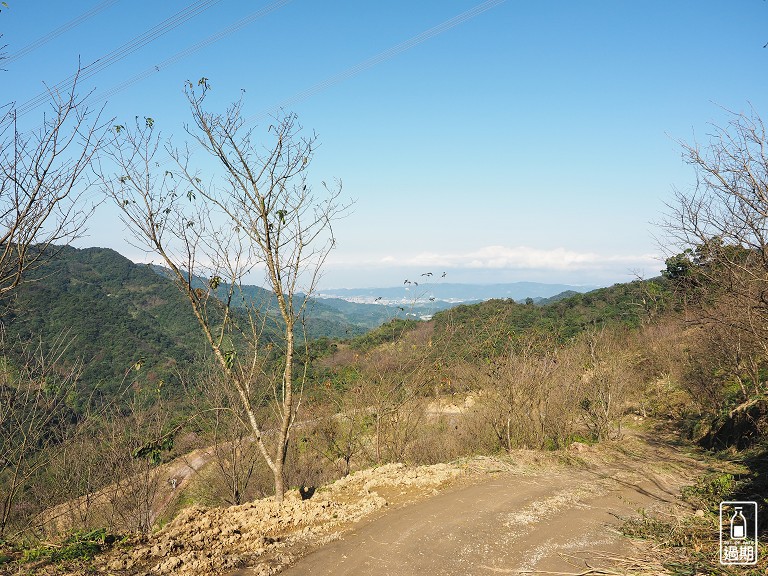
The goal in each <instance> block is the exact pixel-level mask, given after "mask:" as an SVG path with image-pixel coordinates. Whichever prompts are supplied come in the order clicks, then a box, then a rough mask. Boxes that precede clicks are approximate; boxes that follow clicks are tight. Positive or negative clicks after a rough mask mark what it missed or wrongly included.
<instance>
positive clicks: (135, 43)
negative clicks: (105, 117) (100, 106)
mask: <svg viewBox="0 0 768 576" xmlns="http://www.w3.org/2000/svg"><path fill="white" fill-rule="evenodd" d="M219 2H221V0H196V1H195V2H193V3H192V4H190V5H189V6H187V7H186V8H185V9H184V10H181V11H180V12H177V13H176V14H174V15H173V16H171V17H170V18H167V19H166V20H164V21H163V22H161V23H160V24H158V25H157V26H155V27H153V28H151V29H150V30H147V31H146V32H144V33H143V34H141V35H139V36H136V37H135V38H133V40H131V41H129V42H127V43H126V44H123V45H122V46H120V47H119V48H117V49H116V50H113V51H112V52H110V53H109V54H107V55H106V56H103V57H102V58H99V59H98V60H96V61H95V62H93V63H92V64H89V65H88V66H86V67H84V68H83V69H82V70H80V71H79V72H78V73H76V74H73V75H72V76H70V77H69V78H67V79H66V80H62V81H61V82H59V83H58V84H56V85H55V86H53V87H51V88H50V89H49V90H46V91H45V92H42V93H40V94H38V95H37V96H35V97H34V98H32V99H31V100H28V101H27V102H25V103H24V104H22V105H21V106H19V107H18V108H17V109H16V113H17V115H18V116H23V115H24V114H27V113H28V112H30V111H32V110H34V109H35V108H37V107H39V106H40V105H41V104H43V103H45V102H47V101H48V100H49V99H50V94H51V93H52V92H66V91H69V90H71V89H72V86H73V85H74V83H75V81H77V82H82V81H83V80H87V79H88V78H91V77H93V76H95V75H96V74H98V73H99V72H101V71H102V70H104V69H106V68H108V67H109V66H112V65H113V64H115V63H116V62H118V61H120V60H122V59H123V58H125V57H126V56H128V55H129V54H132V53H133V52H135V51H136V50H138V49H139V48H142V47H144V46H146V45H147V44H149V43H150V42H152V41H154V40H156V39H157V38H159V37H160V36H162V35H164V34H166V33H167V32H170V31H171V30H173V29H174V28H177V27H178V26H180V25H182V24H184V23H185V22H187V21H188V20H190V19H191V18H193V17H195V16H197V15H198V14H200V13H202V12H204V11H205V10H207V9H208V8H210V7H211V6H213V5H214V4H217V3H219ZM0 126H2V124H1V123H0Z"/></svg>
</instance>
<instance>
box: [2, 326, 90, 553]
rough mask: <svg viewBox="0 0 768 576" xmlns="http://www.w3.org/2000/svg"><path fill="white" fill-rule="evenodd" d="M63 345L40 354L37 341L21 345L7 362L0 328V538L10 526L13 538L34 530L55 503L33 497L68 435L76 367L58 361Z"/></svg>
mask: <svg viewBox="0 0 768 576" xmlns="http://www.w3.org/2000/svg"><path fill="white" fill-rule="evenodd" d="M67 344H68V341H67V340H66V339H65V338H61V339H59V340H57V341H53V342H49V343H48V346H49V348H50V350H49V351H48V352H44V351H43V346H42V345H41V343H40V342H37V343H35V342H21V343H19V344H18V348H19V350H17V353H16V354H15V359H13V360H12V359H11V358H10V357H9V356H8V355H6V354H5V351H7V350H10V348H11V344H10V343H9V342H8V341H7V338H6V337H5V334H4V332H3V331H2V329H0V538H2V537H3V536H4V535H7V533H8V529H9V527H11V526H13V532H14V533H16V534H18V533H21V532H23V531H25V530H27V529H30V528H33V527H34V526H33V519H34V518H35V515H36V514H37V512H39V511H40V510H41V508H43V507H44V506H45V505H48V504H50V503H51V500H53V499H54V498H51V495H50V494H42V492H41V491H39V490H38V491H37V494H36V495H35V494H34V492H35V488H36V487H37V486H38V485H39V482H37V481H36V478H37V477H38V476H39V475H40V474H41V473H42V472H43V471H44V470H45V469H46V468H47V467H48V465H49V464H50V462H51V459H52V455H53V451H52V450H51V448H52V447H55V446H57V445H59V444H61V443H62V442H63V441H64V440H65V439H66V438H67V437H68V436H69V435H70V434H71V430H70V427H69V426H68V424H69V422H68V419H69V418H70V417H71V416H72V413H71V411H70V409H69V408H68V406H67V403H66V402H67V397H68V395H69V394H70V393H72V392H73V390H74V389H75V385H76V383H77V379H78V377H79V374H80V365H79V364H74V365H69V366H67V365H66V363H65V362H63V361H62V356H63V354H64V352H65V351H66V347H67ZM36 496H40V497H41V498H38V497H36Z"/></svg>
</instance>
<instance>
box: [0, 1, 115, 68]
mask: <svg viewBox="0 0 768 576" xmlns="http://www.w3.org/2000/svg"><path fill="white" fill-rule="evenodd" d="M118 1H119V0H103V2H101V3H100V4H97V5H96V6H94V7H93V8H91V9H90V10H88V11H87V12H84V13H83V14H81V15H80V16H78V17H77V18H73V19H72V20H70V21H69V22H67V23H66V24H62V25H61V26H59V27H58V28H56V29H55V30H51V31H50V32H48V34H46V35H44V36H41V37H40V38H38V39H37V40H35V41H34V42H30V43H29V44H27V45H26V46H24V47H23V48H21V49H19V50H18V51H17V52H14V53H13V54H10V55H8V56H7V57H6V58H5V63H6V64H12V63H13V62H15V61H16V60H19V59H21V58H23V57H24V56H26V55H27V54H29V53H30V52H34V51H35V50H37V49H38V48H40V47H41V46H44V45H46V44H47V43H48V42H50V41H51V40H54V39H55V38H58V37H59V36H61V35H62V34H64V33H66V32H69V31H70V30H72V28H75V27H76V26H79V25H80V24H82V23H83V22H85V21H86V20H88V19H89V18H92V17H93V16H96V14H98V13H99V12H101V11H103V10H105V9H106V8H109V7H110V6H112V5H113V4H116V3H117V2H118Z"/></svg>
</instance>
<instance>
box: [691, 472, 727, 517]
mask: <svg viewBox="0 0 768 576" xmlns="http://www.w3.org/2000/svg"><path fill="white" fill-rule="evenodd" d="M735 486H736V478H735V477H734V476H733V474H728V473H726V472H723V473H716V474H710V475H708V476H705V477H704V478H702V479H701V480H699V481H698V482H697V483H696V484H695V485H693V486H683V488H682V490H681V494H682V497H683V500H685V501H686V502H690V503H691V504H693V505H694V506H697V507H699V508H702V509H704V510H707V509H712V508H717V506H718V505H719V503H720V502H721V501H723V500H726V499H727V497H728V495H730V494H731V493H732V492H733V490H734V488H735Z"/></svg>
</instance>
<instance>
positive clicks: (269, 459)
mask: <svg viewBox="0 0 768 576" xmlns="http://www.w3.org/2000/svg"><path fill="white" fill-rule="evenodd" d="M209 90H210V86H209V84H208V81H207V79H205V78H203V79H201V80H200V81H199V82H198V84H197V86H195V85H193V84H192V83H187V86H186V88H185V93H186V96H187V98H188V101H189V105H190V109H191V112H192V119H193V126H192V127H189V128H187V131H188V133H189V134H190V135H191V136H192V137H193V138H194V139H195V141H196V142H197V144H199V145H200V147H201V148H202V149H203V150H204V151H205V152H206V153H207V154H208V156H209V157H210V158H212V159H213V160H214V161H215V162H216V163H217V165H218V166H219V168H221V170H222V172H221V173H220V174H218V176H219V177H220V179H218V180H217V179H216V178H215V176H214V177H211V178H210V179H207V180H204V179H203V178H202V172H200V171H199V170H198V169H196V168H195V167H194V166H193V162H192V157H191V154H190V152H189V148H185V149H182V150H178V149H172V148H170V146H169V147H168V148H167V151H168V152H169V154H170V155H171V157H172V158H173V160H174V161H175V164H176V166H177V169H176V170H174V171H170V170H161V169H160V165H159V163H158V161H157V160H156V158H155V157H156V155H157V152H158V150H159V149H160V139H159V136H156V135H155V133H154V121H153V120H152V119H151V118H145V119H144V120H143V121H140V120H138V119H137V122H136V124H135V126H133V127H126V126H116V127H115V130H114V136H115V138H114V140H113V142H112V146H111V147H110V149H109V152H108V156H109V158H111V160H112V161H113V164H112V166H111V170H112V172H111V176H110V175H109V174H110V172H109V170H110V168H108V169H106V170H103V174H104V176H103V177H102V180H103V182H104V186H105V189H106V191H107V193H108V194H109V195H110V196H111V197H112V198H113V200H114V201H115V202H116V203H117V205H118V206H119V207H120V208H121V209H122V211H123V216H124V221H125V222H126V223H127V224H128V226H129V228H130V230H131V231H132V233H133V234H134V236H135V238H136V239H137V240H138V241H139V242H140V243H141V244H142V245H143V246H146V247H147V248H149V249H150V250H151V251H152V252H153V253H155V254H157V255H159V256H160V258H161V259H162V261H163V263H164V264H165V265H166V266H167V267H168V268H169V269H170V274H171V276H172V277H173V278H174V279H175V281H176V283H177V284H178V286H179V288H180V289H181V291H182V292H183V293H184V294H185V295H186V297H187V299H188V301H189V303H190V306H191V307H192V310H193V312H194V314H195V316H196V317H197V320H198V322H199V324H200V327H201V329H202V331H203V333H204V335H205V337H206V339H207V342H208V345H209V348H210V350H211V352H212V354H213V357H214V359H215V361H216V363H217V365H218V367H219V369H220V370H221V372H222V374H223V376H224V378H225V381H226V382H227V384H228V385H229V386H232V388H233V389H234V390H235V391H236V393H237V396H238V398H239V400H240V403H241V406H242V409H243V413H244V419H245V420H246V421H247V422H248V424H249V425H250V428H251V430H252V432H253V435H254V437H255V441H256V443H257V446H258V448H259V451H260V452H261V455H262V457H263V458H264V460H265V461H266V463H267V465H268V466H269V468H270V469H271V470H272V473H273V475H274V482H275V496H276V499H277V501H279V502H281V501H282V498H283V494H284V491H285V485H284V472H283V470H284V464H285V460H286V456H287V448H288V443H289V440H290V433H291V429H292V427H293V425H294V423H295V421H296V412H297V410H298V407H299V404H300V400H301V392H302V389H303V385H304V382H305V380H306V374H307V373H306V364H304V366H305V368H304V369H303V370H301V371H299V373H298V374H297V373H295V371H294V369H295V367H296V366H297V363H296V354H297V333H298V336H299V337H300V336H301V334H300V330H301V328H302V326H303V324H302V322H303V318H304V311H305V309H306V306H307V302H308V300H309V297H310V295H311V294H312V292H313V290H314V288H315V286H316V284H317V281H318V279H319V275H320V270H321V267H322V265H323V262H324V261H325V258H326V256H327V255H328V253H329V251H330V250H331V249H332V248H333V246H334V243H335V241H334V237H333V232H332V227H331V224H332V221H333V220H334V219H335V218H336V217H339V216H340V215H341V214H342V212H343V210H344V207H343V206H341V205H340V204H339V203H338V199H339V196H340V193H341V185H340V184H339V185H338V186H336V187H335V188H333V189H331V188H329V187H327V186H325V183H323V186H324V187H325V190H326V192H327V194H326V195H325V197H324V198H323V199H322V200H318V199H316V198H315V196H313V194H312V192H311V186H310V184H309V182H308V181H307V175H306V173H307V169H308V167H309V165H310V163H311V159H312V156H313V154H314V149H315V147H316V142H317V140H316V136H314V135H312V136H310V137H301V136H300V134H299V132H300V126H299V125H298V122H297V118H296V116H295V115H292V114H289V115H286V116H284V117H282V118H279V119H276V121H275V123H274V124H272V125H271V126H270V127H269V133H270V135H271V136H272V144H271V146H269V147H266V148H262V147H260V146H259V145H257V143H256V141H255V140H254V137H253V130H252V129H246V128H245V122H244V121H243V118H242V101H238V102H236V103H235V104H233V105H232V106H230V107H229V108H228V109H227V110H226V112H225V113H224V114H214V113H210V112H207V111H206V110H205V108H204V106H203V105H204V101H205V98H206V95H207V94H208V93H209ZM258 273H263V274H264V277H265V279H266V284H267V286H268V287H269V288H270V289H271V296H270V297H269V298H253V297H251V296H250V295H249V294H246V293H244V292H243V282H244V280H246V279H247V278H248V277H249V275H253V274H258ZM273 346H274V348H273ZM275 360H277V361H278V362H279V364H280V366H281V367H280V369H279V370H274V369H273V367H274V366H275V362H274V361H275ZM267 405H268V406H269V407H270V410H269V412H270V413H271V415H272V416H273V420H272V424H269V423H268V422H267V418H266V417H265V416H264V414H263V411H261V410H260V407H262V406H267Z"/></svg>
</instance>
